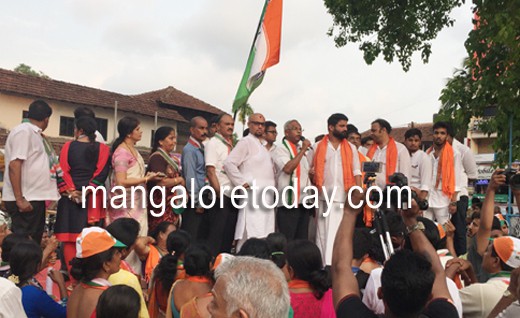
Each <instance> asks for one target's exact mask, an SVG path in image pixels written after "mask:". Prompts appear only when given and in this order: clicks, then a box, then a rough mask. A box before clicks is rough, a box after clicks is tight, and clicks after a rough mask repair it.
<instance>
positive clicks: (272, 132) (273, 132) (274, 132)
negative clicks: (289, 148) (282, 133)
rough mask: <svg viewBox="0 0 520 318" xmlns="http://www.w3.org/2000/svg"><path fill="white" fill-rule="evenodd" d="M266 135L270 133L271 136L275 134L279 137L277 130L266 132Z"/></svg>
mask: <svg viewBox="0 0 520 318" xmlns="http://www.w3.org/2000/svg"><path fill="white" fill-rule="evenodd" d="M266 133H270V134H273V135H278V132H277V131H276V130H269V131H266Z"/></svg>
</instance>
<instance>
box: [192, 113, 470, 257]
mask: <svg viewBox="0 0 520 318" xmlns="http://www.w3.org/2000/svg"><path fill="white" fill-rule="evenodd" d="M247 125H248V129H249V134H248V135H247V136H246V137H244V138H242V139H240V140H239V141H238V143H236V145H235V144H234V140H233V128H234V120H233V118H232V117H231V116H230V115H227V114H223V115H221V116H219V117H218V118H216V119H215V120H214V123H212V125H211V127H208V123H207V121H206V120H205V119H204V118H202V117H195V118H194V119H193V120H192V121H191V128H190V133H191V136H190V138H189V142H188V144H187V145H186V146H185V148H184V150H183V155H182V170H183V175H184V178H185V180H186V187H187V188H191V183H194V189H195V194H198V192H199V191H200V190H201V189H202V187H203V186H204V185H205V184H209V186H211V187H212V188H213V189H214V190H215V192H216V195H217V198H218V199H217V200H216V203H215V204H214V205H213V207H212V208H210V209H209V210H207V211H204V209H203V208H202V207H201V205H200V202H198V199H197V197H198V196H197V197H194V198H193V200H195V208H192V209H190V208H188V209H187V210H186V211H185V212H184V213H183V222H182V227H183V228H184V229H186V230H188V231H189V232H191V233H192V235H193V236H195V238H197V237H199V238H200V237H201V235H202V233H203V235H205V237H204V239H205V240H207V242H208V243H209V244H210V246H211V249H212V252H213V253H215V254H216V253H219V252H223V251H230V250H231V249H232V247H233V246H234V242H236V246H235V247H236V248H237V249H240V247H241V245H242V244H243V243H244V242H245V241H246V240H247V239H248V238H251V237H257V238H263V237H266V236H267V235H268V234H269V233H272V232H274V231H275V230H278V231H279V232H282V233H283V234H285V236H286V237H287V239H288V240H293V239H308V238H312V239H314V240H315V241H316V244H317V245H318V247H319V248H320V250H321V253H322V258H323V261H324V263H325V265H330V264H331V259H332V248H333V243H334V238H335V236H336V232H337V229H338V226H339V224H340V221H341V218H342V216H343V207H344V204H345V202H346V201H347V193H348V191H349V189H350V188H351V187H352V186H361V187H362V186H363V178H362V177H363V172H362V164H363V162H366V161H375V162H379V163H381V170H380V172H379V173H377V174H376V177H375V185H377V186H378V187H381V188H383V187H385V186H386V185H387V184H388V183H389V176H391V175H392V174H394V173H396V172H400V173H402V174H403V175H405V176H406V177H407V178H408V180H409V185H410V187H412V189H413V190H414V191H416V193H417V195H418V198H419V199H420V200H428V203H429V208H428V210H426V211H424V216H426V217H428V218H430V219H432V220H434V221H437V222H438V223H440V224H444V223H446V222H447V221H448V220H450V218H451V221H452V222H453V223H454V225H455V227H456V228H457V231H456V240H455V241H456V243H455V245H456V249H457V252H458V253H463V252H464V251H465V248H466V244H465V228H466V225H465V214H466V210H467V202H468V197H467V190H466V188H467V186H468V179H475V178H476V164H475V160H474V158H473V156H472V154H471V151H470V150H469V148H467V147H466V146H464V145H463V144H461V143H460V142H458V141H457V140H455V139H454V138H453V131H452V128H451V126H450V125H449V124H448V123H445V122H438V123H436V124H435V125H434V126H433V135H434V143H433V146H432V147H431V148H430V149H428V150H427V151H426V152H424V151H422V150H421V149H420V148H421V138H422V133H421V131H420V130H418V129H416V128H412V129H409V130H408V131H407V132H406V134H405V143H404V145H403V144H401V143H399V142H397V141H395V140H394V138H392V137H391V135H390V133H391V131H392V127H391V125H390V124H389V123H388V122H387V121H386V120H384V119H377V120H375V121H374V122H372V124H371V129H370V131H371V134H370V138H368V139H372V140H373V144H371V145H370V140H367V139H366V138H363V140H362V139H361V135H360V133H359V132H358V130H357V129H356V128H355V127H354V126H353V125H349V124H348V118H347V116H345V115H344V114H333V115H331V116H330V117H329V118H328V121H327V129H328V134H326V135H325V136H323V138H322V139H321V140H319V141H317V142H316V143H315V144H314V145H311V142H310V141H309V140H308V139H305V138H303V137H302V132H303V129H302V127H301V125H300V123H299V122H298V121H297V120H295V119H291V120H289V121H287V122H286V123H285V124H284V125H283V133H284V137H283V138H282V140H281V144H280V145H275V144H274V141H275V140H276V137H277V134H278V132H277V129H276V127H277V125H276V124H275V123H273V122H269V121H266V119H265V117H264V116H263V115H262V114H253V115H251V116H250V117H249V119H248V123H247ZM212 129H213V130H215V131H214V132H210V130H212ZM210 135H213V136H212V137H211V138H207V137H208V136H210ZM362 141H363V146H362ZM310 185H314V186H316V188H317V189H322V190H323V191H321V190H320V191H319V193H318V204H317V206H318V208H317V209H314V208H308V205H304V204H302V200H303V198H304V196H305V193H304V189H305V188H306V187H307V186H310ZM239 186H241V187H243V188H244V189H246V191H247V192H248V194H249V196H248V199H247V200H246V201H247V202H244V203H247V204H245V207H243V208H241V209H238V208H237V207H236V206H234V205H233V204H232V200H231V193H232V191H233V188H235V187H239ZM253 186H254V187H258V189H260V190H262V189H265V188H266V187H276V189H277V190H278V192H279V195H282V192H283V190H284V188H286V187H288V186H291V187H294V188H295V189H297V190H296V191H295V193H293V192H291V191H287V192H285V193H284V195H285V196H286V198H285V200H279V201H278V202H279V203H278V205H277V207H276V208H275V209H273V208H268V207H266V205H271V203H272V202H274V201H273V200H274V198H273V196H272V193H271V194H269V193H270V192H265V194H264V196H263V197H262V195H261V193H262V191H256V192H253V191H251V190H252V187H253ZM221 191H223V192H224V193H223V196H221V193H220V192H221ZM253 193H255V194H256V197H255V198H254V199H253V198H252V197H251V195H252V194H253ZM221 200H223V202H220V201H221ZM284 201H285V202H287V203H289V206H286V205H284V204H283V203H282V202H284ZM253 203H256V204H259V205H260V207H259V208H258V206H256V205H255V204H253ZM264 203H265V204H264ZM294 203H295V204H294ZM292 204H294V205H292ZM275 210H276V211H275ZM363 218H364V219H363V220H362V222H361V225H362V226H369V227H370V226H371V222H372V219H371V218H372V213H370V211H367V213H365V214H363ZM311 220H313V221H311ZM309 225H310V226H309ZM309 229H310V230H309Z"/></svg>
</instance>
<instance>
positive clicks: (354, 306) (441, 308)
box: [336, 295, 459, 318]
mask: <svg viewBox="0 0 520 318" xmlns="http://www.w3.org/2000/svg"><path fill="white" fill-rule="evenodd" d="M336 317H337V318H343V317H348V318H356V317H360V318H365V317H370V318H377V317H379V316H378V315H376V314H374V313H373V312H372V311H371V310H370V309H368V307H367V306H366V305H365V304H363V302H362V301H361V299H360V298H359V297H358V296H356V295H347V296H345V297H344V298H343V299H342V300H341V301H340V302H339V304H338V307H337V308H336ZM383 317H384V316H383ZM419 317H427V318H437V317H439V318H452V317H453V318H458V317H459V314H458V312H457V309H456V308H455V306H454V305H453V304H452V303H451V302H450V301H448V300H447V299H444V298H437V299H434V300H432V301H431V302H429V303H428V305H427V306H426V308H424V311H423V312H422V314H421V315H420V316H419Z"/></svg>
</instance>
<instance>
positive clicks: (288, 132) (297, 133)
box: [283, 119, 303, 144]
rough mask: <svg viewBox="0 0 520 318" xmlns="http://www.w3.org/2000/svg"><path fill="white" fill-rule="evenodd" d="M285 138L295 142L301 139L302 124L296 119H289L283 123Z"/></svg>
mask: <svg viewBox="0 0 520 318" xmlns="http://www.w3.org/2000/svg"><path fill="white" fill-rule="evenodd" d="M283 130H284V134H285V139H287V140H288V141H290V142H292V143H293V144H297V143H298V142H299V141H300V140H301V139H302V132H303V130H302V126H301V125H300V123H299V122H298V121H297V120H296V119H291V120H289V121H287V122H286V123H285V125H283Z"/></svg>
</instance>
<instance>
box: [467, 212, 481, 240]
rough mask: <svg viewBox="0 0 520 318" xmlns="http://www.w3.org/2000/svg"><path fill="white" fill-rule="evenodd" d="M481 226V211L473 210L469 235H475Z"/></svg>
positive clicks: (468, 230)
mask: <svg viewBox="0 0 520 318" xmlns="http://www.w3.org/2000/svg"><path fill="white" fill-rule="evenodd" d="M479 228H480V212H473V214H472V215H471V221H470V223H469V225H468V229H467V236H468V237H473V236H475V235H476V234H477V232H478V229H479Z"/></svg>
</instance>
